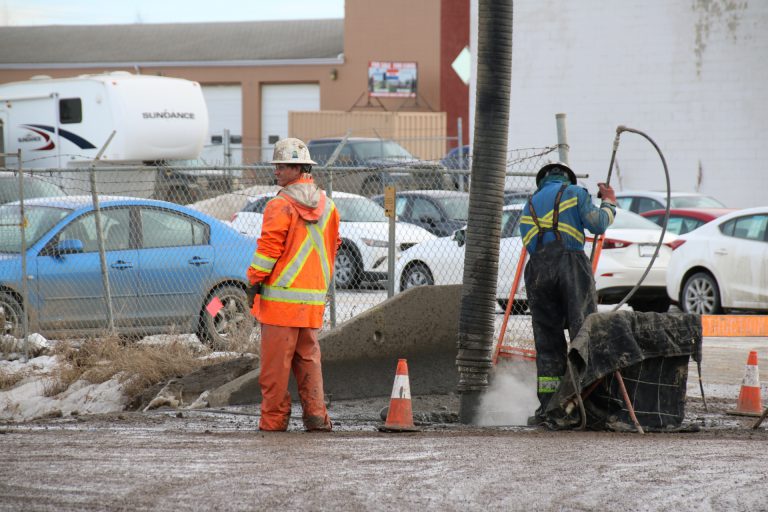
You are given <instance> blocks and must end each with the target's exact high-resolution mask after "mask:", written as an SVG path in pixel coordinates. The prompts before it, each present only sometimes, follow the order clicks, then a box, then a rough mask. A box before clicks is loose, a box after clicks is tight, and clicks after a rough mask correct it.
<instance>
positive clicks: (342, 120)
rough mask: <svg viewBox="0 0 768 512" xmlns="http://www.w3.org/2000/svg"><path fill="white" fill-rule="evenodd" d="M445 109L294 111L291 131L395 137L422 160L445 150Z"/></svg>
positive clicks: (307, 134) (309, 136)
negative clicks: (413, 110) (420, 110)
mask: <svg viewBox="0 0 768 512" xmlns="http://www.w3.org/2000/svg"><path fill="white" fill-rule="evenodd" d="M445 123H446V115H445V112H383V111H372V110H370V109H365V110H355V111H353V112H345V111H340V110H327V111H322V112H290V113H289V115H288V135H289V136H291V137H298V138H300V139H303V140H310V139H317V138H323V137H341V136H344V135H345V134H347V133H349V136H350V137H381V138H385V139H394V140H396V141H398V142H399V143H400V144H401V145H402V146H403V147H405V148H406V149H407V150H408V151H410V152H411V154H413V155H414V156H416V157H418V158H420V159H422V160H438V159H440V158H441V157H442V156H443V155H444V154H445V139H444V137H445V129H446V126H445Z"/></svg>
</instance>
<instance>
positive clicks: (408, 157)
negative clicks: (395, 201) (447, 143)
mask: <svg viewBox="0 0 768 512" xmlns="http://www.w3.org/2000/svg"><path fill="white" fill-rule="evenodd" d="M341 142H342V138H341V137H338V138H326V139H313V140H310V141H308V142H307V147H308V148H309V153H310V154H311V155H312V159H313V160H315V161H316V162H317V163H318V166H316V167H315V168H314V169H313V171H312V174H313V175H314V176H315V180H316V181H317V183H318V185H320V186H321V187H323V188H327V185H328V180H329V179H330V173H329V171H327V170H326V169H323V168H322V166H324V165H325V164H326V163H327V162H328V160H329V158H330V157H331V155H332V154H333V152H334V151H335V150H336V148H337V147H338V146H339V144H341ZM332 166H333V167H336V168H338V167H343V168H344V170H338V169H336V170H334V173H333V190H334V191H336V190H339V191H343V192H351V193H354V194H362V195H365V196H372V195H376V194H382V193H383V192H384V187H385V186H387V185H394V186H396V187H397V188H398V189H399V190H414V189H436V190H443V189H446V190H448V189H453V188H454V182H453V180H452V178H451V177H450V176H449V175H448V174H447V173H446V172H445V170H446V169H445V167H443V165H442V164H440V163H438V162H429V161H424V160H419V159H418V158H416V157H415V156H413V155H412V154H411V153H410V152H409V151H408V150H407V149H405V148H404V147H403V146H401V145H400V144H398V143H397V142H395V141H393V140H387V139H374V138H362V137H350V138H348V139H347V140H346V142H345V143H344V145H343V146H342V149H341V151H340V152H339V154H338V157H337V158H336V160H335V161H334V162H333V163H332Z"/></svg>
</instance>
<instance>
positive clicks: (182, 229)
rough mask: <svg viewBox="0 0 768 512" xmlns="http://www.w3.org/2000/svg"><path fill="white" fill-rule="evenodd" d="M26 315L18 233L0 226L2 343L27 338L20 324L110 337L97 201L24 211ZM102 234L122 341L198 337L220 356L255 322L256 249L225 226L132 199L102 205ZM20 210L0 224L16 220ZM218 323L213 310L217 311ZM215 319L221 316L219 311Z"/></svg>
mask: <svg viewBox="0 0 768 512" xmlns="http://www.w3.org/2000/svg"><path fill="white" fill-rule="evenodd" d="M24 208H25V215H26V220H27V225H26V230H25V234H26V236H25V238H26V246H27V247H28V248H27V250H26V264H27V274H28V276H29V278H28V280H27V288H28V301H27V303H28V306H29V310H28V311H24V306H23V304H24V302H23V301H22V261H21V260H22V258H21V245H22V244H21V236H20V230H19V229H18V227H16V226H12V225H10V224H4V225H0V307H1V308H2V309H3V310H4V318H5V320H4V324H3V328H2V332H3V333H8V334H13V335H16V336H18V335H19V334H20V329H21V322H22V320H21V319H22V315H23V314H27V315H28V318H29V325H30V328H31V329H32V330H34V331H36V332H40V333H41V334H43V335H44V336H47V337H53V336H76V337H82V336H87V335H92V334H101V333H103V332H105V330H106V328H107V309H106V307H105V292H104V284H103V282H102V276H101V264H100V256H99V251H98V245H99V244H98V237H97V232H96V221H95V215H94V208H93V204H92V202H91V197H90V196H74V197H58V198H38V199H32V200H29V201H27V202H25V205H24ZM100 209H101V226H102V231H103V233H104V236H103V242H104V248H105V249H106V253H105V255H106V265H107V269H108V272H109V286H110V289H111V296H112V310H113V314H114V316H113V318H114V326H115V328H116V331H117V333H118V334H120V335H124V336H128V337H135V336H143V335H149V334H158V333H168V332H175V333H197V334H198V336H200V337H201V338H202V339H203V340H207V341H209V342H210V343H211V344H213V345H214V346H217V345H223V344H224V343H225V342H226V340H227V339H228V338H229V337H230V336H232V335H233V334H234V333H236V332H240V331H241V330H242V331H243V332H249V331H248V329H249V328H250V327H251V326H252V323H253V320H252V317H251V315H250V313H249V311H248V306H247V304H246V295H245V287H246V282H245V277H244V276H245V270H246V269H247V268H248V266H249V265H250V262H251V260H252V258H253V252H254V250H255V243H254V241H253V240H249V239H248V238H246V237H244V236H243V235H241V234H239V233H237V232H236V231H235V230H233V229H232V228H230V227H229V226H226V225H225V224H224V223H222V222H221V221H218V220H216V219H213V218H211V217H209V216H207V215H205V214H202V213H200V212H197V211H194V210H191V209H189V208H186V207H184V206H180V205H176V204H173V203H167V202H164V201H156V200H151V199H136V198H128V197H111V196H102V197H101V198H100ZM19 216H20V208H19V203H18V202H16V203H10V204H6V205H2V206H0V218H2V219H19ZM214 299H218V302H219V303H220V305H221V306H222V307H221V308H220V309H219V308H214V309H213V310H212V311H213V314H211V313H210V312H208V311H207V310H206V306H207V305H209V304H211V303H212V301H213V303H214V305H215V304H216V303H217V302H216V301H215V300H214ZM216 309H219V310H218V311H216Z"/></svg>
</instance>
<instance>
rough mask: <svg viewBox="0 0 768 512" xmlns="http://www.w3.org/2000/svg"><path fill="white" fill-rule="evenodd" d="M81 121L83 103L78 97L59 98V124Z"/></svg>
mask: <svg viewBox="0 0 768 512" xmlns="http://www.w3.org/2000/svg"><path fill="white" fill-rule="evenodd" d="M82 121H83V104H82V102H81V101H80V98H67V99H63V100H59V122H60V123H61V124H72V123H81V122H82Z"/></svg>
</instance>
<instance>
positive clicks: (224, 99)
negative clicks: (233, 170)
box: [200, 85, 243, 165]
mask: <svg viewBox="0 0 768 512" xmlns="http://www.w3.org/2000/svg"><path fill="white" fill-rule="evenodd" d="M203 96H204V97H205V104H206V105H207V106H208V136H207V137H206V139H205V148H204V149H203V152H202V154H201V155H200V156H201V158H202V159H204V160H205V161H206V162H207V163H209V164H214V163H223V161H224V144H223V142H224V139H223V134H224V130H225V129H228V130H229V137H230V143H231V148H230V150H231V153H232V156H231V164H232V165H241V162H242V157H243V149H242V148H243V145H242V139H243V94H242V90H241V88H240V86H239V85H204V86H203Z"/></svg>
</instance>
